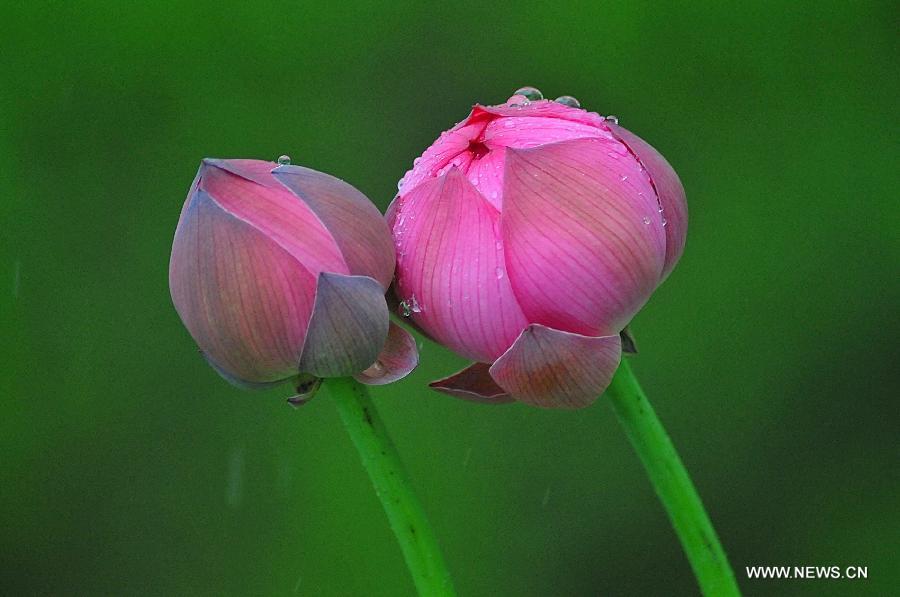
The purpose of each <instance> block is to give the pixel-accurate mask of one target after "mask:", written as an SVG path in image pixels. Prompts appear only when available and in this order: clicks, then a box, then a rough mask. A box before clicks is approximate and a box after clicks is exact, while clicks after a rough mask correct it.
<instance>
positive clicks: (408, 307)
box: [400, 295, 422, 317]
mask: <svg viewBox="0 0 900 597" xmlns="http://www.w3.org/2000/svg"><path fill="white" fill-rule="evenodd" d="M400 308H401V309H402V310H403V317H409V314H410V313H421V312H422V307H421V305H419V301H417V300H416V295H412V296H410V297H409V298H408V299H406V300H405V301H401V302H400Z"/></svg>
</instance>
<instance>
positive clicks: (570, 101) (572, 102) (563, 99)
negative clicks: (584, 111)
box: [553, 95, 581, 108]
mask: <svg viewBox="0 0 900 597" xmlns="http://www.w3.org/2000/svg"><path fill="white" fill-rule="evenodd" d="M553 101H554V102H556V103H557V104H562V105H564V106H569V107H570V108H580V107H581V102H579V101H578V100H577V99H575V98H574V97H572V96H571V95H561V96H559V97H558V98H556V99H555V100H553Z"/></svg>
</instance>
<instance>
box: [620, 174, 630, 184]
mask: <svg viewBox="0 0 900 597" xmlns="http://www.w3.org/2000/svg"><path fill="white" fill-rule="evenodd" d="M619 180H621V181H622V182H625V181H626V180H628V175H627V174H623V175H622V176H620V177H619Z"/></svg>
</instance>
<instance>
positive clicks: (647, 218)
mask: <svg viewBox="0 0 900 597" xmlns="http://www.w3.org/2000/svg"><path fill="white" fill-rule="evenodd" d="M644 224H647V225H648V226H649V225H650V216H644Z"/></svg>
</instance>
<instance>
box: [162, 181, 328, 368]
mask: <svg viewBox="0 0 900 597" xmlns="http://www.w3.org/2000/svg"><path fill="white" fill-rule="evenodd" d="M169 286H170V289H171V293H172V301H173V303H174V304H175V308H176V310H177V311H178V314H179V315H180V316H181V319H182V321H183V322H184V324H185V326H186V327H187V329H188V331H189V332H190V333H191V336H192V337H193V338H194V340H195V341H196V342H197V345H198V346H199V347H200V349H201V350H202V351H203V353H204V354H205V355H206V356H207V358H208V359H209V360H210V361H212V362H213V363H215V365H216V367H217V368H219V369H220V370H222V371H224V372H225V373H226V374H227V376H229V377H231V378H233V379H235V380H237V381H239V382H243V383H249V384H259V383H266V382H273V381H280V380H283V379H286V378H288V377H290V376H292V375H296V373H297V361H298V359H299V358H300V348H301V347H302V346H303V342H304V339H305V336H306V326H307V322H308V321H309V318H310V313H311V312H312V307H313V298H314V296H315V278H314V277H313V276H312V275H311V274H310V273H309V271H307V269H306V268H305V267H303V266H302V265H301V264H300V263H299V262H298V261H297V259H296V258H295V257H294V256H292V255H291V254H290V253H289V252H288V251H286V250H285V249H284V248H283V247H282V246H280V245H279V244H278V243H276V242H274V241H272V240H271V239H269V238H268V237H267V236H266V235H265V234H263V233H262V232H261V231H260V230H258V229H257V228H256V227H255V226H253V225H251V224H250V223H248V222H246V221H244V220H243V219H241V218H239V217H237V216H236V215H234V214H232V213H231V212H229V211H228V210H226V209H224V208H223V207H222V206H221V205H220V204H219V203H217V202H216V201H215V200H214V199H213V198H212V197H211V196H210V195H209V194H208V193H207V192H206V191H203V190H200V189H198V190H196V191H195V193H194V195H193V197H192V198H191V199H189V201H188V205H187V207H186V208H185V210H184V212H183V213H182V218H181V221H180V222H179V223H178V228H177V230H176V232H175V240H174V243H173V246H172V258H171V262H170V265H169Z"/></svg>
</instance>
